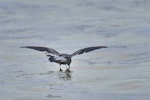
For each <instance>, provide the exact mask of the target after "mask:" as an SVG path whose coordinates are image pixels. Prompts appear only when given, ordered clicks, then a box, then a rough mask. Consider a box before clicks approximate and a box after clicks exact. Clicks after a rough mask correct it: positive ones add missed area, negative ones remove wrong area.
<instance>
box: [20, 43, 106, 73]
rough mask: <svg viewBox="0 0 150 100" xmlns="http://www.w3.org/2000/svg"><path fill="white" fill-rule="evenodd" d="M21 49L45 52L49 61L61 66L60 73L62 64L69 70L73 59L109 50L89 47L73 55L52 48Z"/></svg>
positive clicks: (33, 47)
mask: <svg viewBox="0 0 150 100" xmlns="http://www.w3.org/2000/svg"><path fill="white" fill-rule="evenodd" d="M21 48H30V49H34V50H38V51H42V52H45V54H46V56H47V57H49V61H50V62H55V63H58V64H59V65H60V71H62V69H61V64H64V65H68V66H69V67H68V68H67V70H69V69H70V64H71V61H72V60H71V58H72V57H73V56H75V55H80V54H83V53H87V52H90V51H93V50H96V49H101V48H107V46H95V47H87V48H83V49H80V50H78V51H76V52H74V53H72V54H61V53H59V52H57V51H56V50H54V49H52V48H47V47H38V46H23V47H21Z"/></svg>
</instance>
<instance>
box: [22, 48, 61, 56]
mask: <svg viewBox="0 0 150 100" xmlns="http://www.w3.org/2000/svg"><path fill="white" fill-rule="evenodd" d="M20 48H29V49H34V50H38V51H42V52H48V53H51V54H54V55H59V52H57V51H56V50H54V49H51V48H47V47H38V46H22V47H20Z"/></svg>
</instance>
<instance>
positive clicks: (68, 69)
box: [66, 64, 70, 72]
mask: <svg viewBox="0 0 150 100" xmlns="http://www.w3.org/2000/svg"><path fill="white" fill-rule="evenodd" d="M66 72H70V65H69V64H68V68H67V69H66Z"/></svg>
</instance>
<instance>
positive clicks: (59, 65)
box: [59, 64, 63, 72]
mask: <svg viewBox="0 0 150 100" xmlns="http://www.w3.org/2000/svg"><path fill="white" fill-rule="evenodd" d="M59 68H60V69H59V71H60V72H62V71H63V70H62V69H61V64H59Z"/></svg>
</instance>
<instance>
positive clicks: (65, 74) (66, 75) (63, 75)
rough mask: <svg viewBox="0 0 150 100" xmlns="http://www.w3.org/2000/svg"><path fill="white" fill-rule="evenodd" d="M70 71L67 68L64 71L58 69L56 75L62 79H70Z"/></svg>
mask: <svg viewBox="0 0 150 100" xmlns="http://www.w3.org/2000/svg"><path fill="white" fill-rule="evenodd" d="M71 74H72V71H68V70H66V71H64V72H63V71H59V72H58V76H59V79H63V80H71V78H72V75H71Z"/></svg>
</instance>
